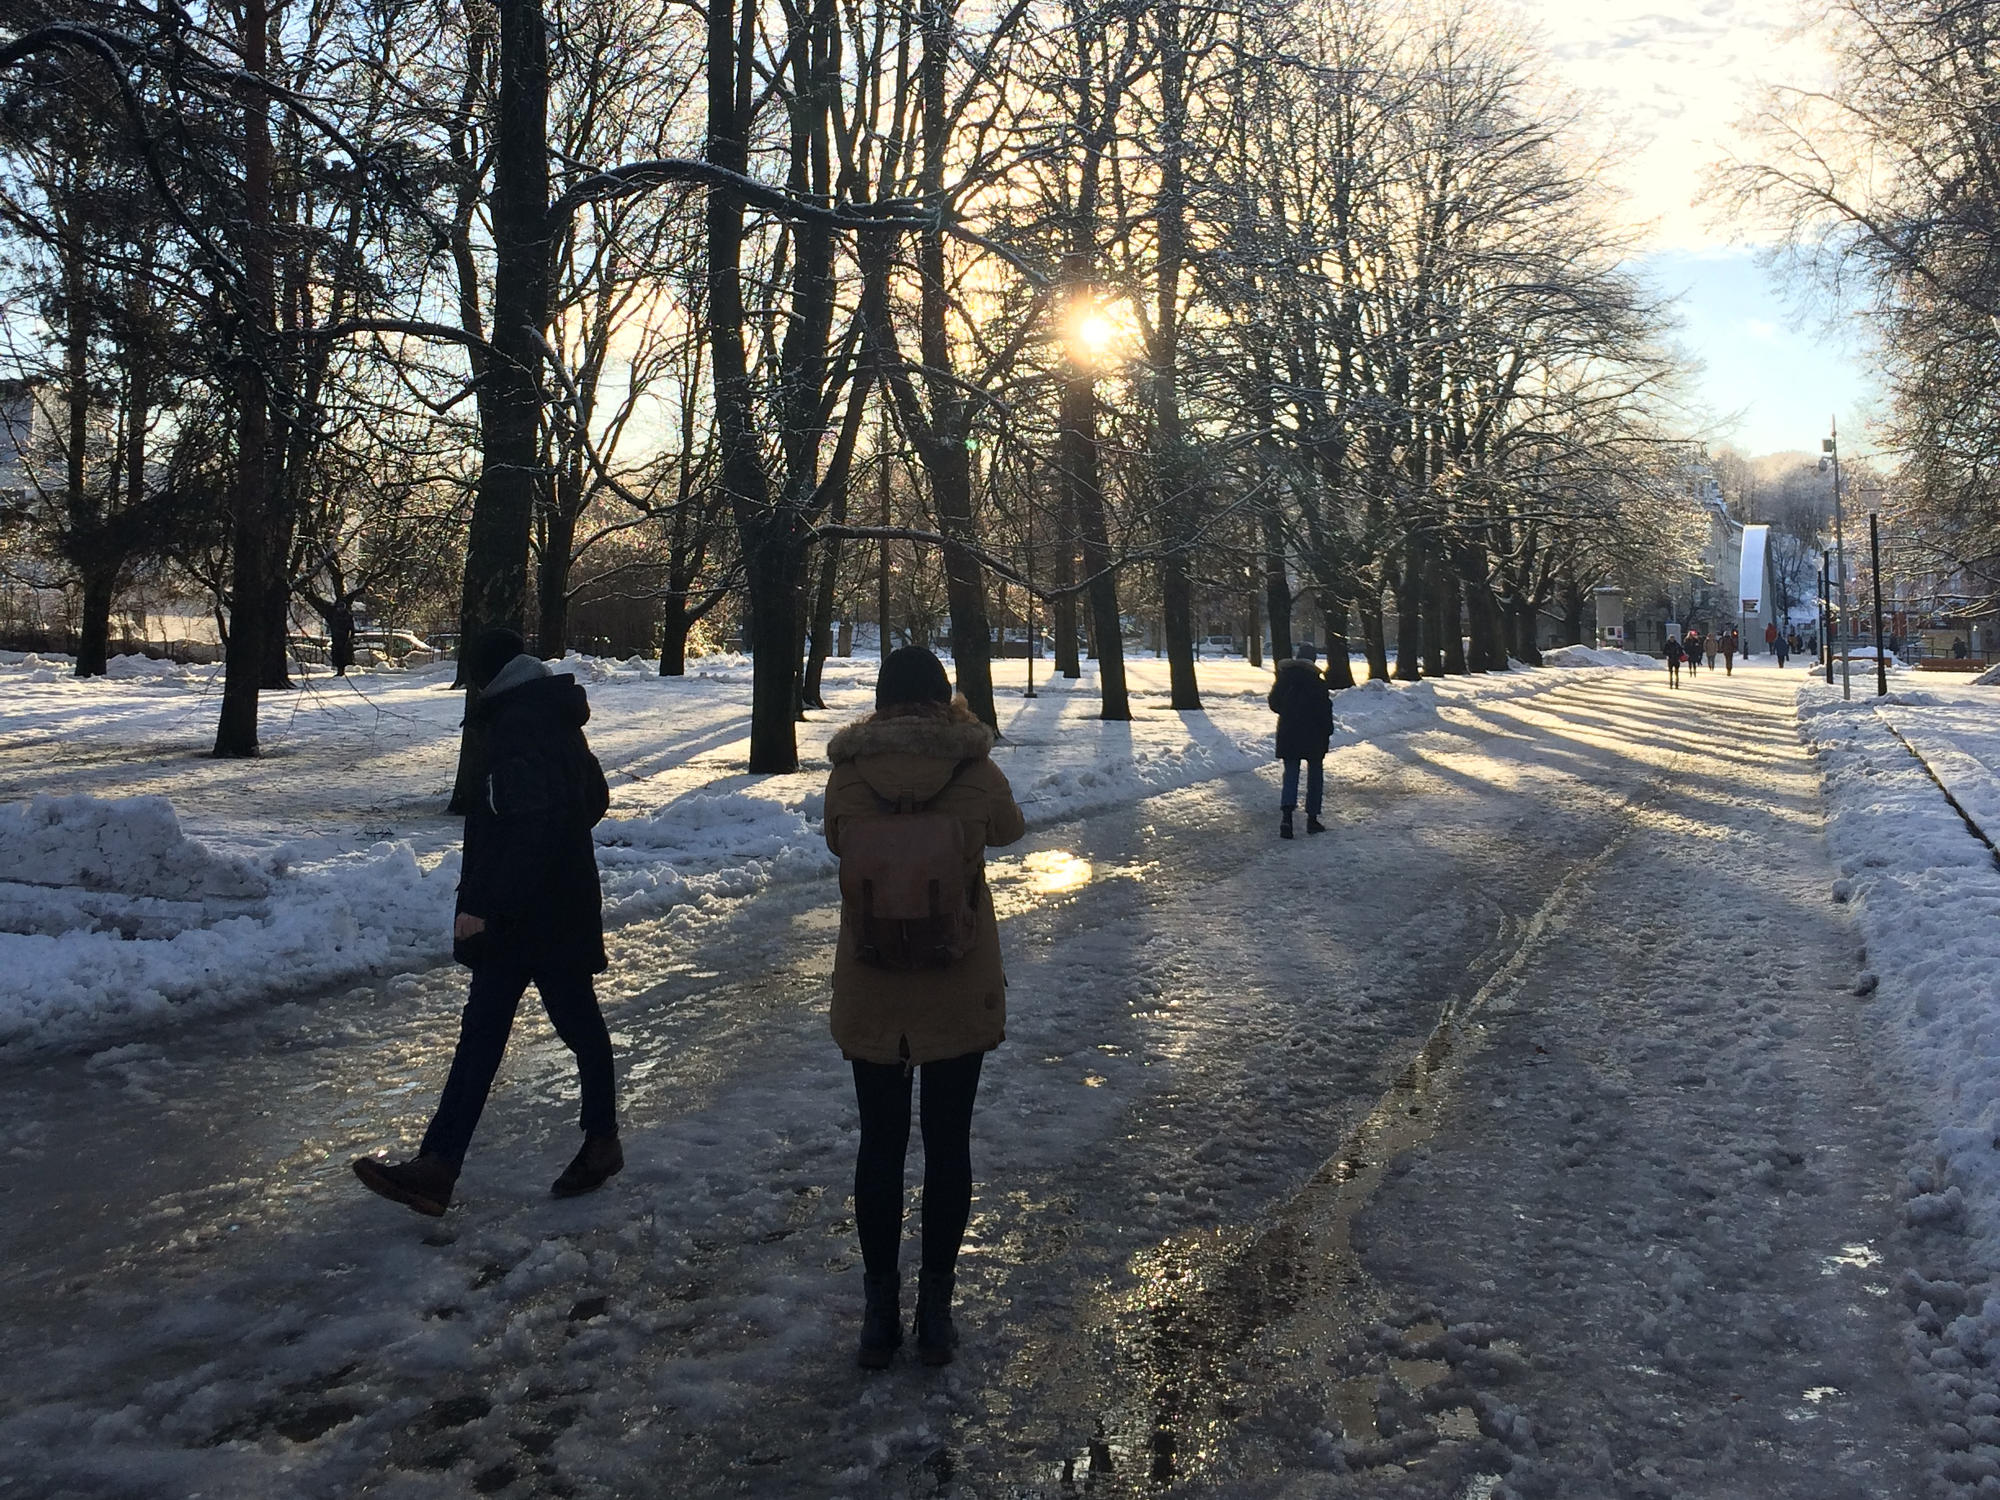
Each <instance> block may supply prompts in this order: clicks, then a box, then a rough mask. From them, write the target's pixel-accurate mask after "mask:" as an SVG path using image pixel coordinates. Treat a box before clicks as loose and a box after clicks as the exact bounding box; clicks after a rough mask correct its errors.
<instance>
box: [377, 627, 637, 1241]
mask: <svg viewBox="0 0 2000 1500" xmlns="http://www.w3.org/2000/svg"><path fill="white" fill-rule="evenodd" d="M465 663H466V676H467V678H468V680H469V681H470V682H471V684H472V686H473V687H474V688H475V689H477V695H476V696H475V698H474V699H473V706H472V711H471V717H472V719H473V720H474V721H475V724H476V726H477V727H479V728H481V729H483V730H484V738H485V745H486V753H485V761H486V764H485V768H484V772H483V774H482V775H481V776H480V779H479V795H478V798H477V800H476V801H475V803H474V805H473V807H472V809H471V811H470V812H468V813H467V815H466V819H465V857H464V862H463V864H462V865H461V867H460V872H459V881H458V914H457V916H456V918H455V919H454V921H453V924H452V956H453V957H455V958H456V959H457V960H458V961H459V962H460V963H462V964H464V965H465V966H466V967H467V968H469V969H471V970H472V986H471V990H470V992H469V993H468V994H467V996H466V1000H465V1012H464V1015H463V1017H462V1019H461V1021H460V1025H459V1034H458V1049H457V1051H455V1052H454V1053H453V1054H452V1059H451V1072H450V1074H449V1076H448V1077H447V1078H446V1080H445V1085H444V1096H443V1098H442V1099H440V1100H439V1101H438V1107H437V1113H436V1114H435V1115H434V1116H432V1118H431V1123H430V1128H429V1129H428V1130H427V1131H425V1132H424V1140H423V1145H422V1147H421V1148H420V1149H419V1151H418V1154H417V1155H416V1157H415V1158H413V1159H412V1160H410V1161H407V1162H402V1163H400V1164H397V1163H391V1162H386V1161H382V1160H379V1159H377V1158H375V1157H362V1158H361V1159H360V1160H359V1161H357V1162H355V1164H354V1174H355V1176H357V1177H359V1178H360V1179H361V1180H362V1182H364V1183H365V1184H367V1186H368V1187H369V1188H371V1189H372V1190H373V1191H375V1192H377V1193H380V1194H381V1195H382V1196H383V1197H385V1198H390V1199H393V1200H394V1201H396V1202H398V1203H402V1204H406V1205H408V1206H409V1207H411V1208H413V1209H415V1210H416V1211H417V1212H418V1213H421V1214H429V1215H431V1216H433V1217H437V1216H440V1215H442V1214H443V1213H444V1211H445V1209H446V1208H447V1207H448V1206H449V1205H450V1203H451V1194H452V1188H453V1187H454V1185H455V1184H456V1183H457V1181H458V1173H459V1167H460V1164H461V1163H463V1161H464V1160H465V1153H466V1148H467V1147H468V1146H469V1145H470V1144H471V1142H472V1133H473V1130H474V1129H475V1128H476V1127H477V1126H478V1124H479V1116H480V1113H481V1111H482V1110H483V1109H484V1108H485V1107H486V1096H487V1093H488V1091H489V1090H491V1088H492V1087H493V1076H494V1074H495V1073H497V1072H498V1071H499V1069H500V1058H501V1055H502V1054H503V1053H504V1052H505V1051H506V1049H507V1037H508V1034H509V1033H510V1032H511V1031H512V1030H513V1027H514V1013H515V1010H516V1009H517V1008H518V1007H519V1005H520V1003H521V996H522V994H523V993H525V992H526V990H527V988H528V986H529V984H531V983H532V984H533V985H534V986H535V988H536V990H537V991H538V992H539V993H540V994H541V997H542V1008H543V1009H544V1010H546V1011H547V1012H548V1013H549V1020H550V1021H552V1022H554V1023H555V1029H556V1035H558V1036H560V1037H561V1038H562V1040H563V1044H564V1045H565V1046H567V1047H568V1048H569V1049H570V1051H571V1052H573V1053H575V1054H576V1064H577V1074H578V1078H579V1081H580V1083H581V1086H582V1094H583V1111H582V1113H583V1120H582V1123H583V1146H582V1148H581V1149H580V1150H579V1151H578V1152H577V1154H576V1158H575V1160H573V1161H572V1162H571V1163H570V1164H569V1166H568V1167H567V1168H566V1169H564V1171H563V1174H562V1175H561V1176H560V1177H558V1178H557V1179H556V1181H555V1184H554V1186H553V1188H552V1191H553V1192H554V1193H555V1195H556V1196H557V1197H559V1198H567V1197H573V1196H575V1195H576V1194H578V1193H587V1192H590V1191H591V1190H592V1189H594V1188H598V1187H601V1186H602V1185H603V1184H604V1182H605V1180H606V1179H607V1178H609V1177H611V1176H612V1175H614V1174H615V1173H617V1172H618V1171H619V1170H620V1169H621V1168H622V1167H623V1166H624V1165H625V1154H624V1151H623V1149H622V1148H621V1147H620V1145H619V1142H618V1116H617V1107H616V1099H615V1093H614V1085H613V1080H612V1065H611V1037H610V1033H609V1032H608V1031H606V1029H605V1025H604V1016H603V1013H602V1012H601V1011H599V1009H598V1008H597V995H596V993H595V991H594V990H593V989H592V987H591V976H592V975H594V974H601V973H602V972H604V969H605V967H606V965H605V958H604V922H603V915H602V906H603V896H602V892H601V890H600V888H599V885H598V879H597V851H596V848H595V845H594V844H593V842H592V839H591V833H590V830H591V828H592V827H593V826H594V825H595V824H596V823H597V821H598V820H599V819H600V818H602V817H603V816H604V813H605V810H606V808H607V807H608V805H609V803H610V800H611V798H610V792H609V790H608V789H607V788H606V786H605V783H604V772H603V770H602V769H601V768H600V767H599V766H598V764H597V757H595V756H594V755H592V754H591V753H590V746H589V743H588V742H587V741H586V740H585V739H584V737H583V726H584V724H585V723H586V722H587V721H588V720H589V718H590V704H589V701H588V700H587V699H586V698H585V697H584V692H583V688H582V687H581V686H579V685H578V683H577V680H576V678H575V677H573V676H571V675H570V674H569V673H567V672H565V673H561V674H560V675H551V674H550V672H549V669H548V667H547V665H546V664H545V663H543V662H542V661H541V659H540V658H538V657H535V656H531V655H529V654H527V652H526V651H525V649H524V648H523V646H522V642H521V638H520V636H518V635H516V634H515V633H514V632H513V631H511V630H500V629H495V630H489V631H486V632H485V633H484V634H482V635H480V636H479V637H478V638H477V639H476V640H474V641H473V643H472V645H471V647H470V649H469V650H468V651H467V653H466V658H465Z"/></svg>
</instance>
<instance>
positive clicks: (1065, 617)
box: [1049, 484, 1083, 682]
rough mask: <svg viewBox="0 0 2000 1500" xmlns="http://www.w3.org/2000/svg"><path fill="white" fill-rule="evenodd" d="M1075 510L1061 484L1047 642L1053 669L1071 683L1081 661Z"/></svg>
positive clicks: (1076, 676) (1080, 674)
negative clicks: (1053, 594) (1050, 648)
mask: <svg viewBox="0 0 2000 1500" xmlns="http://www.w3.org/2000/svg"><path fill="white" fill-rule="evenodd" d="M1075 538H1076V509H1075V507H1074V506H1073V505H1072V504H1071V502H1070V494H1069V486H1068V485H1067V484H1064V486H1063V492H1062V499H1061V502H1060V504H1058V505H1057V507H1056V548H1055V563H1054V566H1053V567H1052V568H1051V569H1050V570H1049V571H1050V576H1051V577H1052V578H1053V580H1054V582H1055V586H1056V588H1057V590H1058V591H1059V592H1058V593H1057V594H1056V596H1055V598H1053V599H1051V600H1050V601H1049V634H1050V635H1051V636H1052V637H1053V640H1052V641H1051V642H1050V645H1051V646H1052V647H1053V648H1054V651H1055V668H1056V670H1057V671H1058V672H1060V673H1061V674H1062V675H1063V676H1064V677H1067V678H1068V679H1069V680H1070V681H1071V682H1074V681H1076V679H1077V678H1079V677H1081V676H1082V675H1083V661H1082V658H1081V656H1080V655H1079V653H1078V650H1077V623H1076V594H1075V593H1074V592H1073V591H1072V590H1073V588H1074V585H1075V583H1076V540H1075Z"/></svg>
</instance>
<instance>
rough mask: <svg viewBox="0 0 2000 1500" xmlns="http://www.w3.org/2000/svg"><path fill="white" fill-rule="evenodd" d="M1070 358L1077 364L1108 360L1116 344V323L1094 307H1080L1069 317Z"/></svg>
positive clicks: (1097, 363) (1092, 363)
mask: <svg viewBox="0 0 2000 1500" xmlns="http://www.w3.org/2000/svg"><path fill="white" fill-rule="evenodd" d="M1068 342H1069V352H1070V358H1072V359H1074V360H1075V361H1077V363H1079V364H1088V365H1101V364H1105V363H1106V362H1108V361H1109V360H1110V358H1111V355H1112V352H1113V350H1114V349H1115V348H1116V347H1117V344H1118V325H1117V324H1115V323H1113V322H1112V321H1111V319H1109V318H1107V317H1106V316H1105V315H1104V314H1103V313H1102V312H1101V311H1100V310H1098V309H1097V308H1094V307H1085V308H1081V309H1079V310H1077V311H1075V312H1073V313H1071V314H1070V318H1069V334H1068Z"/></svg>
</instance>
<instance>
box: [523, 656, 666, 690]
mask: <svg viewBox="0 0 2000 1500" xmlns="http://www.w3.org/2000/svg"><path fill="white" fill-rule="evenodd" d="M548 665H549V670H550V671H551V672H568V673H569V674H570V675H571V676H573V677H574V678H576V680H577V681H578V682H582V683H597V682H616V681H619V680H620V679H625V680H630V679H632V678H640V679H645V678H652V677H657V676H659V675H660V665H659V663H658V662H654V661H647V660H646V659H645V658H644V657H643V656H628V657H626V658H625V659H624V660H623V661H619V660H617V659H615V658H613V657H609V656H582V655H579V654H578V653H576V652H574V651H572V652H570V653H569V654H568V655H567V656H564V657H563V658H562V659H561V660H559V661H551V662H550V663H549V664H548Z"/></svg>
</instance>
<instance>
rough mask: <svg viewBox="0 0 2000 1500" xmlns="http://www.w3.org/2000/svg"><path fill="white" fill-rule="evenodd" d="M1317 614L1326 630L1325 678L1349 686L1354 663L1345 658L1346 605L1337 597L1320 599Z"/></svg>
mask: <svg viewBox="0 0 2000 1500" xmlns="http://www.w3.org/2000/svg"><path fill="white" fill-rule="evenodd" d="M1319 616H1320V623H1321V626H1322V628H1324V629H1325V631H1326V680H1327V681H1328V682H1329V683H1331V684H1332V685H1333V686H1335V687H1337V688H1351V687H1353V686H1354V665H1353V663H1352V662H1350V661H1349V660H1348V659H1347V652H1348V645H1347V605H1346V604H1345V603H1344V602H1342V601H1341V600H1338V599H1335V600H1333V601H1332V602H1331V603H1328V602H1324V601H1322V603H1321V604H1320V607H1319ZM1376 633H1377V634H1378V635H1379V634H1380V631H1379V630H1378V631H1377V632H1376Z"/></svg>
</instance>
